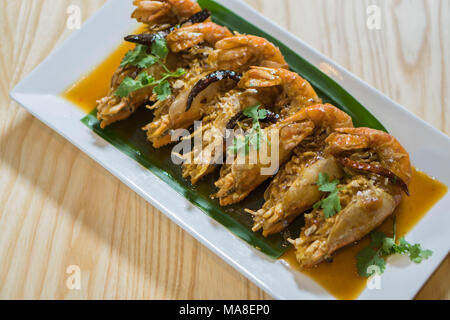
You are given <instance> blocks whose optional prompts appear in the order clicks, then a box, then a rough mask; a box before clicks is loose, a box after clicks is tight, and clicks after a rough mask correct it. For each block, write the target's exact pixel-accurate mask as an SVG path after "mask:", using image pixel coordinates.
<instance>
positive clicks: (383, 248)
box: [356, 221, 433, 277]
mask: <svg viewBox="0 0 450 320" xmlns="http://www.w3.org/2000/svg"><path fill="white" fill-rule="evenodd" d="M395 230H396V223H395V221H394V237H392V238H390V237H388V236H387V235H386V234H385V233H383V232H377V231H375V232H372V233H371V234H370V238H371V243H370V245H369V246H368V247H366V248H364V249H362V250H361V251H359V252H358V254H357V255H356V266H357V268H358V274H359V275H360V276H361V277H370V276H371V275H373V272H368V268H369V267H370V266H372V265H373V266H375V267H378V270H379V271H380V272H381V273H383V272H384V270H385V268H386V263H385V261H384V259H383V257H386V256H390V255H393V254H405V255H407V256H408V257H409V259H410V260H411V261H412V262H414V263H421V262H422V261H423V260H426V259H428V258H429V257H430V256H431V255H432V254H433V252H432V251H431V250H422V247H421V246H420V244H415V245H411V244H410V243H409V242H407V241H406V239H405V238H404V237H403V238H401V239H400V240H399V243H398V244H396V242H395Z"/></svg>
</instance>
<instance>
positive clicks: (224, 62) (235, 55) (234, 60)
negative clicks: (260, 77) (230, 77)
mask: <svg viewBox="0 0 450 320" xmlns="http://www.w3.org/2000/svg"><path fill="white" fill-rule="evenodd" d="M215 48H216V50H215V51H214V52H213V53H212V54H211V55H210V56H209V62H210V63H211V64H212V65H215V67H216V69H228V70H242V69H248V68H249V67H250V66H263V67H271V68H285V69H287V68H288V65H287V63H286V61H285V60H284V57H283V54H282V53H281V51H280V49H278V48H277V47H276V46H275V45H274V44H272V43H271V42H270V41H268V40H267V39H264V38H261V37H257V36H251V35H238V36H234V37H231V38H226V39H223V40H221V41H219V42H217V44H216V47H215Z"/></svg>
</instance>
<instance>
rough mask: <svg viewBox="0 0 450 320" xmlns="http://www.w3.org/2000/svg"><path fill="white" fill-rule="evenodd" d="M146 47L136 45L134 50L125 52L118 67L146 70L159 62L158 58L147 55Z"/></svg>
mask: <svg viewBox="0 0 450 320" xmlns="http://www.w3.org/2000/svg"><path fill="white" fill-rule="evenodd" d="M147 51H148V47H147V46H144V45H142V44H138V45H136V48H135V49H134V50H130V51H128V52H127V54H126V55H125V57H124V58H123V60H122V62H121V63H120V66H121V67H122V68H123V67H125V66H127V65H130V66H134V67H138V68H142V69H145V68H148V67H151V66H152V65H154V64H155V63H156V62H158V61H159V59H158V57H156V56H154V55H151V54H148V53H147Z"/></svg>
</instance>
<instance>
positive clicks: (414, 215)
mask: <svg viewBox="0 0 450 320" xmlns="http://www.w3.org/2000/svg"><path fill="white" fill-rule="evenodd" d="M409 190H410V193H411V195H410V196H409V197H407V196H404V197H403V200H402V202H401V203H400V205H399V206H398V208H397V209H396V211H395V213H394V215H395V216H396V220H397V238H400V237H403V236H405V235H406V234H407V233H408V232H409V231H410V230H411V229H412V228H413V227H414V226H415V225H416V224H417V223H418V222H419V221H420V219H422V218H423V217H424V216H425V214H426V213H427V212H428V211H429V210H430V209H431V208H432V207H433V206H434V205H435V204H436V203H437V202H438V201H439V200H440V199H441V198H442V197H443V196H444V195H445V194H446V193H447V191H448V188H447V186H445V185H444V184H443V183H441V182H439V181H438V180H436V179H433V178H431V177H430V176H428V175H427V174H426V173H424V172H422V171H419V170H417V169H413V175H412V179H411V184H410V186H409ZM379 229H380V230H381V231H383V232H385V233H386V234H387V235H389V236H391V235H392V230H393V218H389V219H388V220H386V221H385V222H384V223H383V225H382V226H381V227H380V228H379ZM369 242H370V240H369V237H365V238H364V239H363V240H361V241H360V242H359V243H358V244H356V245H351V246H348V247H346V248H343V249H341V250H340V251H338V253H337V254H336V255H335V256H334V259H333V262H332V263H327V262H323V263H321V264H320V265H319V266H317V267H316V268H313V269H310V270H306V271H301V272H303V273H305V274H307V275H308V276H309V277H311V278H312V279H314V280H315V281H316V282H318V283H319V284H320V285H321V286H322V287H324V288H325V289H326V290H327V291H328V292H329V293H330V294H332V295H333V296H335V297H336V298H337V299H356V298H358V296H359V295H360V294H361V292H362V291H363V290H364V288H365V287H366V284H367V279H366V278H362V277H360V276H358V273H357V270H356V258H355V256H356V254H357V253H358V251H359V250H361V249H362V248H364V247H366V246H368V245H369ZM426 249H428V248H426ZM429 249H432V248H429ZM282 259H283V260H285V261H286V262H287V263H288V264H289V265H290V266H291V267H292V268H293V269H296V270H299V267H298V263H297V260H296V259H295V251H294V250H293V249H292V250H289V251H288V252H287V253H286V254H285V255H284V256H283V257H282ZM425 263H426V262H425Z"/></svg>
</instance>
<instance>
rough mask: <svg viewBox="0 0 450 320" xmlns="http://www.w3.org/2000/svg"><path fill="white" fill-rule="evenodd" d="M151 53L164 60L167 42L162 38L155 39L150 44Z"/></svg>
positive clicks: (166, 53) (167, 52)
mask: <svg viewBox="0 0 450 320" xmlns="http://www.w3.org/2000/svg"><path fill="white" fill-rule="evenodd" d="M151 50H152V53H153V54H154V55H155V56H157V57H158V58H159V59H161V60H164V59H165V58H166V57H167V55H168V54H169V48H167V42H166V40H165V39H164V38H162V37H161V38H158V39H156V40H155V41H154V42H153V44H152V49H151Z"/></svg>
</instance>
